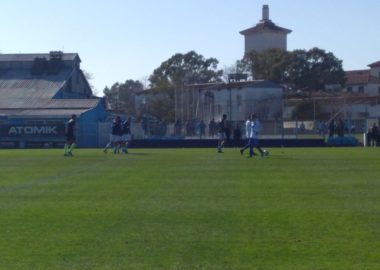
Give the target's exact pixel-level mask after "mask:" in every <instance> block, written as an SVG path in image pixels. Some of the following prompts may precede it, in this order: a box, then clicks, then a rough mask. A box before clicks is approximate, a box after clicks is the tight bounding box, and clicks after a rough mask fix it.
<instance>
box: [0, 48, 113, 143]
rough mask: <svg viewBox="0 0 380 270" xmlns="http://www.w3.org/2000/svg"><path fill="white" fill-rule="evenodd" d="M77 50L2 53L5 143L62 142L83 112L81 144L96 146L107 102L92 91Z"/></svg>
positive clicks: (0, 129) (0, 131)
mask: <svg viewBox="0 0 380 270" xmlns="http://www.w3.org/2000/svg"><path fill="white" fill-rule="evenodd" d="M80 62H81V60H80V58H79V55H78V54H76V53H62V52H50V53H48V54H0V96H1V100H0V143H3V144H4V143H13V144H17V145H19V146H26V147H27V146H31V145H41V144H54V143H56V144H58V143H63V142H64V140H65V123H66V121H67V120H68V119H69V118H70V116H71V115H72V114H75V115H77V117H78V124H77V129H78V130H77V139H78V145H79V146H81V147H95V146H97V141H98V122H99V121H102V120H104V119H105V117H106V109H105V103H104V101H103V100H102V99H100V98H96V97H94V96H93V94H92V90H91V87H90V85H89V83H88V81H87V80H86V77H85V76H84V73H83V71H82V70H81V69H80Z"/></svg>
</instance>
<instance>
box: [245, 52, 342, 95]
mask: <svg viewBox="0 0 380 270" xmlns="http://www.w3.org/2000/svg"><path fill="white" fill-rule="evenodd" d="M243 61H245V63H247V65H248V67H249V68H250V70H251V72H252V74H253V77H254V78H255V79H263V80H270V81H273V82H276V83H288V84H293V85H295V87H296V88H297V89H305V90H324V89H325V86H326V85H328V84H340V85H341V86H343V85H344V83H345V78H344V77H345V76H344V71H343V67H342V61H341V60H339V59H337V58H336V57H335V56H334V54H333V53H331V52H329V53H326V52H325V51H324V50H322V49H318V48H313V49H310V50H309V51H305V50H294V51H292V52H286V51H283V50H279V49H269V50H266V51H264V52H262V53H257V52H250V53H248V54H247V55H245V57H244V59H243Z"/></svg>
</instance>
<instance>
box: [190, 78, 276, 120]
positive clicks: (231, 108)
mask: <svg viewBox="0 0 380 270" xmlns="http://www.w3.org/2000/svg"><path fill="white" fill-rule="evenodd" d="M190 88H191V89H192V90H193V93H195V95H196V96H195V99H193V100H190V101H189V102H187V103H186V104H188V105H190V106H191V105H192V107H191V108H192V110H193V111H194V118H198V119H202V120H204V121H205V122H208V121H210V120H211V119H215V120H216V119H220V118H221V116H222V115H223V114H227V116H228V119H229V120H230V121H235V122H240V121H245V120H246V118H247V116H248V115H249V114H251V113H256V114H257V115H258V116H259V118H260V119H261V120H263V121H265V120H275V119H278V118H281V115H282V97H283V89H282V87H281V86H280V85H278V84H275V83H272V82H269V81H263V80H256V81H237V82H228V83H206V84H195V85H191V86H190Z"/></svg>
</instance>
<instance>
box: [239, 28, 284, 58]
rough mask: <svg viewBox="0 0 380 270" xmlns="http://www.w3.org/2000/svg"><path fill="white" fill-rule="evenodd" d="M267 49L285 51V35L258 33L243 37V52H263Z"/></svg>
mask: <svg viewBox="0 0 380 270" xmlns="http://www.w3.org/2000/svg"><path fill="white" fill-rule="evenodd" d="M267 49H282V50H285V51H286V50H287V34H285V33H258V34H253V35H249V36H246V37H245V51H246V52H250V51H252V50H255V51H256V52H259V53H260V52H263V51H265V50H267Z"/></svg>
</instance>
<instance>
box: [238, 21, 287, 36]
mask: <svg viewBox="0 0 380 270" xmlns="http://www.w3.org/2000/svg"><path fill="white" fill-rule="evenodd" d="M267 32H276V33H285V34H289V33H291V32H292V30H289V29H286V28H283V27H280V26H277V25H276V24H274V23H273V22H272V21H270V20H265V21H261V22H259V23H258V24H256V25H255V26H254V27H251V28H248V29H246V30H243V31H241V32H240V34H242V35H249V34H254V33H267Z"/></svg>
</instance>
